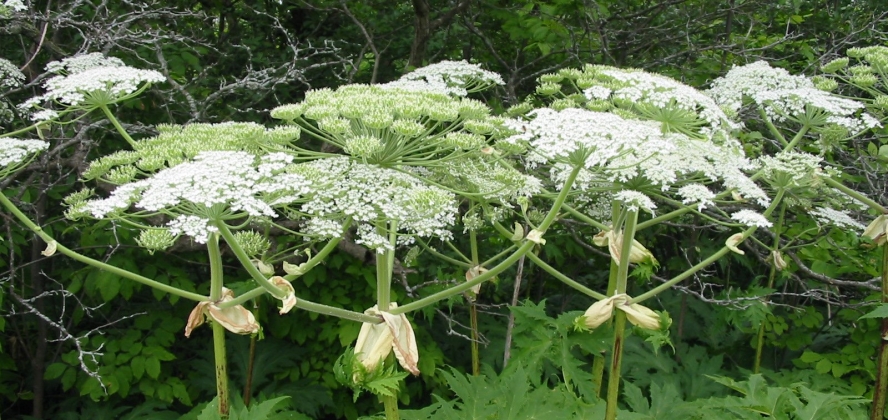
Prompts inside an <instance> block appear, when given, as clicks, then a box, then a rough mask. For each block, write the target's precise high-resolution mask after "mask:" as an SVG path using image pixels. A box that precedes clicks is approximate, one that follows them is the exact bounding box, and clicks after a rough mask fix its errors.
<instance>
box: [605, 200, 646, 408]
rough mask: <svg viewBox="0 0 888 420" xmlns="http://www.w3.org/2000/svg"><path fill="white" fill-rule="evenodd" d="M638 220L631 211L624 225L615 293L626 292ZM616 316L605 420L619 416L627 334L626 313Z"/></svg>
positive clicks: (636, 213)
mask: <svg viewBox="0 0 888 420" xmlns="http://www.w3.org/2000/svg"><path fill="white" fill-rule="evenodd" d="M637 222H638V211H629V212H628V214H627V217H626V223H625V225H624V226H623V237H622V241H623V243H622V246H621V247H620V248H621V249H620V263H619V266H618V267H617V287H616V289H615V290H614V294H619V293H626V288H627V285H628V280H629V255H630V254H631V252H632V240H633V239H634V238H635V226H636V224H637ZM616 312H617V313H616V316H615V317H614V346H613V350H612V352H611V371H610V376H609V377H608V380H607V408H606V410H605V414H604V418H605V420H615V419H616V418H617V400H618V399H619V397H620V367H621V366H622V363H623V338H624V336H625V334H626V314H625V313H624V312H623V311H616Z"/></svg>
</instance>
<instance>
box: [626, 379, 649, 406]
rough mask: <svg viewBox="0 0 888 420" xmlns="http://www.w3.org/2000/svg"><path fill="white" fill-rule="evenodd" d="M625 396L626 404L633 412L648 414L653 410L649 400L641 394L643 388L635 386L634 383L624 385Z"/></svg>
mask: <svg viewBox="0 0 888 420" xmlns="http://www.w3.org/2000/svg"><path fill="white" fill-rule="evenodd" d="M623 396H625V397H626V398H625V401H626V404H628V405H629V408H630V409H632V411H633V412H635V413H639V414H646V413H648V412H649V411H650V410H651V407H650V405H649V404H648V400H647V398H645V397H644V394H642V393H641V388H639V387H637V386H635V384H633V383H632V382H628V381H626V382H624V383H623Z"/></svg>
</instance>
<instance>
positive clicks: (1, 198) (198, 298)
mask: <svg viewBox="0 0 888 420" xmlns="http://www.w3.org/2000/svg"><path fill="white" fill-rule="evenodd" d="M0 203H2V204H3V206H4V207H6V209H7V210H9V212H10V213H12V214H13V215H14V216H15V217H16V219H18V220H19V221H20V222H21V223H22V224H23V225H25V226H26V227H27V228H28V229H31V231H33V232H34V233H35V234H37V236H39V237H40V239H42V240H43V241H44V242H46V243H47V244H49V243H55V244H56V252H58V253H60V254H62V255H65V256H67V257H69V258H71V259H73V260H76V261H80V262H82V263H84V264H86V265H89V266H93V267H96V268H99V269H102V270H105V271H107V272H109V273H112V274H115V275H118V276H120V277H123V278H126V279H130V280H133V281H136V282H139V283H142V284H144V285H146V286H149V287H152V288H155V289H158V290H161V291H164V292H166V293H169V294H172V295H176V296H179V297H183V298H185V299H189V300H193V301H195V302H202V301H205V300H207V297H206V296H203V295H199V294H197V293H192V292H188V291H185V290H181V289H178V288H175V287H173V286H170V285H168V284H163V283H160V282H158V281H156V280H152V279H149V278H148V277H145V276H141V275H138V274H136V273H133V272H130V271H127V270H124V269H122V268H120V267H115V266H113V265H110V264H106V263H103V262H101V261H98V260H94V259H92V258H89V257H87V256H85V255H83V254H80V253H77V252H75V251H73V250H71V249H69V248H67V247H66V246H64V245H62V244H60V243H58V242H57V241H56V240H55V239H53V237H52V236H50V235H49V234H48V233H46V232H44V231H43V228H41V227H40V226H37V224H36V223H34V222H33V221H31V219H29V218H28V216H25V214H24V213H22V212H21V210H19V209H18V208H17V207H16V206H15V205H14V204H12V202H11V201H9V199H8V198H6V195H5V194H3V193H0Z"/></svg>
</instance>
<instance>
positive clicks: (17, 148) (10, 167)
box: [0, 137, 49, 178]
mask: <svg viewBox="0 0 888 420" xmlns="http://www.w3.org/2000/svg"><path fill="white" fill-rule="evenodd" d="M47 147H49V143H47V142H45V141H41V140H19V139H11V138H6V137H3V138H0V178H4V177H6V176H8V175H9V174H10V173H12V172H15V171H16V170H17V169H19V168H20V167H21V166H22V165H24V164H25V163H26V162H28V161H29V160H30V158H32V157H33V155H35V154H36V153H39V152H42V151H44V150H46V148H47Z"/></svg>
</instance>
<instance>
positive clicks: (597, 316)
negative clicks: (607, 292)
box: [583, 295, 619, 330]
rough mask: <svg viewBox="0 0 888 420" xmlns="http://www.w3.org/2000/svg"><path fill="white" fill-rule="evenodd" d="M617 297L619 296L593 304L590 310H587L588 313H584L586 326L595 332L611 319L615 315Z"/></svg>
mask: <svg viewBox="0 0 888 420" xmlns="http://www.w3.org/2000/svg"><path fill="white" fill-rule="evenodd" d="M617 296H619V295H614V296H611V297H609V298H607V299H602V300H599V301H598V302H595V303H593V304H592V306H590V307H589V309H586V312H585V313H583V321H584V322H585V324H586V328H589V329H590V330H594V329H595V328H598V327H599V326H601V324H604V323H605V322H607V320H609V319H610V318H611V316H612V315H613V313H614V300H615V299H616V298H617Z"/></svg>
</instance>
